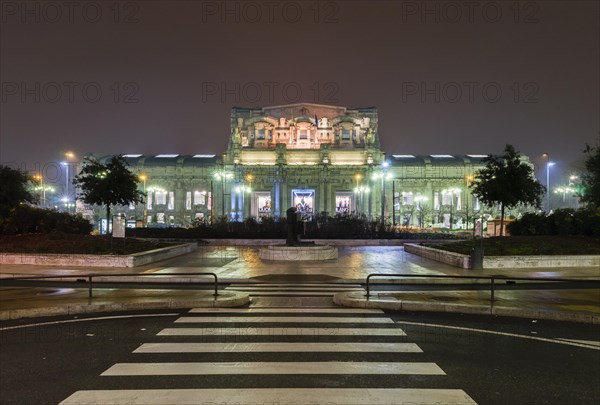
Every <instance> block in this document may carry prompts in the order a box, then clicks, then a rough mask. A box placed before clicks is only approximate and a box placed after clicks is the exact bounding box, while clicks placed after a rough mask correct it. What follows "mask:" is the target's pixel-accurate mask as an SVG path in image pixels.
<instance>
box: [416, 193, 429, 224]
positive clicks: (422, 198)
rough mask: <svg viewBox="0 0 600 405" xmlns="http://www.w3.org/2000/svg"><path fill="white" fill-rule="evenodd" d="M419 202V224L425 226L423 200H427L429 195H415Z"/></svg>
mask: <svg viewBox="0 0 600 405" xmlns="http://www.w3.org/2000/svg"><path fill="white" fill-rule="evenodd" d="M415 201H416V202H417V209H418V210H419V226H420V227H421V228H423V210H422V209H421V202H423V201H427V197H426V196H424V195H418V196H416V197H415Z"/></svg>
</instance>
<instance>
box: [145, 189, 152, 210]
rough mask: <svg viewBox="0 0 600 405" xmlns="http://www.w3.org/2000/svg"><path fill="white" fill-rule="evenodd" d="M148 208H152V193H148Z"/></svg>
mask: <svg viewBox="0 0 600 405" xmlns="http://www.w3.org/2000/svg"><path fill="white" fill-rule="evenodd" d="M146 200H147V201H146V208H147V209H149V210H151V209H152V193H148V196H147V197H146Z"/></svg>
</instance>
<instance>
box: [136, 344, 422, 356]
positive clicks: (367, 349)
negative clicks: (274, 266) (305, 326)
mask: <svg viewBox="0 0 600 405" xmlns="http://www.w3.org/2000/svg"><path fill="white" fill-rule="evenodd" d="M220 352H222V353H228V352H242V353H245V352H265V353H270V352H309V353H314V352H347V353H351V352H356V353H360V352H364V353H421V352H422V350H421V348H420V347H419V346H417V345H416V344H414V343H360V342H358V343H336V344H335V345H332V344H331V343H311V342H308V343H306V342H305V343H287V342H286V343H144V344H142V345H141V346H140V347H138V348H137V349H136V350H135V351H134V353H220Z"/></svg>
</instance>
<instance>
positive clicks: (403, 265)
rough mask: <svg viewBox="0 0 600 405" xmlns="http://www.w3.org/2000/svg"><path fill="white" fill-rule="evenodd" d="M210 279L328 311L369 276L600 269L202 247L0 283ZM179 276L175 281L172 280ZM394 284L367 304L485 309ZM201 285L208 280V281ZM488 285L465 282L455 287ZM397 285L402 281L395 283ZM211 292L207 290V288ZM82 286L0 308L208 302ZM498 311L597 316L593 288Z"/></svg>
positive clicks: (7, 293)
mask: <svg viewBox="0 0 600 405" xmlns="http://www.w3.org/2000/svg"><path fill="white" fill-rule="evenodd" d="M184 272H185V273H196V272H197V273H203V272H211V273H215V274H216V275H217V276H218V278H219V282H220V283H222V285H221V287H220V290H221V291H220V294H223V296H222V297H221V298H226V297H227V294H233V293H243V294H249V295H250V297H251V299H252V302H253V304H252V305H258V304H260V305H282V304H283V305H285V306H314V305H331V304H332V298H333V296H334V295H335V294H338V293H349V294H353V296H355V297H364V294H365V285H364V283H365V280H366V277H367V276H368V275H369V274H372V273H384V274H393V275H400V274H404V275H441V276H448V275H451V276H491V275H504V276H506V277H541V278H545V277H555V278H580V279H582V278H583V279H600V269H597V268H569V269H556V268H553V269H536V270H535V271H532V270H530V269H501V270H500V269H493V270H469V269H460V268H456V267H452V266H450V265H446V264H443V263H439V262H435V261H432V260H429V259H425V258H422V257H420V256H416V255H413V254H410V253H406V252H404V250H403V248H402V247H401V246H386V247H383V246H382V247H377V246H369V247H340V248H339V258H338V259H337V260H333V261H325V262H265V261H261V260H260V258H259V257H258V248H256V247H229V246H227V247H226V246H200V247H199V248H198V251H197V252H195V253H191V254H187V255H184V256H179V257H176V258H173V259H169V260H165V261H162V262H157V263H153V264H149V265H146V266H141V267H136V268H133V269H132V268H85V267H66V266H30V265H3V266H2V267H1V269H0V274H1V277H14V276H25V275H65V276H69V277H71V276H74V277H76V276H81V275H82V274H115V275H116V274H127V273H136V274H161V275H164V276H165V277H168V276H169V274H173V273H184ZM176 279H177V278H175V277H173V280H176ZM376 280H377V281H387V282H389V283H396V284H393V285H387V286H381V285H375V286H372V288H373V291H374V293H375V296H374V297H373V299H383V300H392V301H394V300H409V301H417V302H427V303H453V304H464V305H468V306H469V305H470V306H476V305H490V292H489V289H487V288H482V289H479V290H463V289H462V288H459V287H456V288H452V286H450V285H449V286H448V287H447V288H445V291H432V290H431V289H427V288H422V289H419V287H418V286H415V285H414V284H419V285H423V284H427V283H433V282H435V283H441V284H448V283H457V282H458V281H456V280H448V279H435V281H434V279H414V278H405V279H399V278H390V279H388V280H386V278H385V277H383V278H378V279H376ZM207 281H210V279H209V278H208V279H207ZM476 282H482V283H483V282H486V281H485V280H476V279H468V280H467V281H464V280H463V281H461V283H464V284H469V283H476ZM398 283H402V285H399V284H398ZM207 288H209V287H207ZM87 294H88V292H87V289H86V288H85V284H83V288H18V287H6V288H3V289H2V290H1V292H0V303H1V304H2V308H3V310H5V311H6V310H16V309H28V308H31V309H33V308H44V307H54V306H60V305H75V304H87V305H89V304H94V305H107V304H115V303H116V304H119V303H145V302H170V303H171V302H173V301H178V300H180V301H184V300H189V299H203V297H204V298H206V297H208V299H211V300H212V296H210V295H207V291H195V290H168V289H156V290H151V289H139V290H132V289H96V290H94V298H93V299H91V300H90V299H88V296H87ZM495 298H496V300H497V301H496V302H495V305H496V306H503V307H506V308H512V309H519V308H521V309H523V310H525V309H526V310H539V309H544V310H550V311H562V312H573V313H581V314H585V315H594V316H598V315H600V294H599V292H598V289H582V290H539V291H538V290H515V291H513V290H506V291H504V290H502V289H499V291H497V292H496V297H495Z"/></svg>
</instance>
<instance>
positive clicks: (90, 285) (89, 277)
mask: <svg viewBox="0 0 600 405" xmlns="http://www.w3.org/2000/svg"><path fill="white" fill-rule="evenodd" d="M132 276H135V277H147V276H162V277H170V276H212V277H214V278H215V281H214V289H215V293H214V296H215V297H217V296H218V295H219V293H218V285H219V280H218V278H217V275H216V274H215V273H169V274H158V273H124V274H102V273H97V274H77V275H68V274H67V275H53V276H39V275H38V276H27V277H6V278H0V283H2V281H19V280H37V279H64V278H74V279H76V281H83V280H81V279H82V278H87V282H88V291H89V292H88V297H89V298H92V289H93V286H94V281H93V279H94V277H132ZM132 283H133V284H135V283H139V282H137V281H134V282H132ZM202 284H204V283H202ZM75 288H77V287H75ZM81 288H83V287H81Z"/></svg>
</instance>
